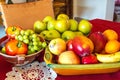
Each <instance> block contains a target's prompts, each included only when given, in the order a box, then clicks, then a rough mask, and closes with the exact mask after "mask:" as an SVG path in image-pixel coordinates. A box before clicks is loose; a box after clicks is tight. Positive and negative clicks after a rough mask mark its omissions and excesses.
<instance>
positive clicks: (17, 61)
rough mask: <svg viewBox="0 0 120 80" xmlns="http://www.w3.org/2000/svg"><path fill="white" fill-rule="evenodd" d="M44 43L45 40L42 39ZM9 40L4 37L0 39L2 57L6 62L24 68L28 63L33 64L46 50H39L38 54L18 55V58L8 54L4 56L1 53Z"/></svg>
mask: <svg viewBox="0 0 120 80" xmlns="http://www.w3.org/2000/svg"><path fill="white" fill-rule="evenodd" d="M40 39H41V40H42V41H44V39H43V38H41V37H40ZM8 40H9V38H8V37H7V36H4V37H2V38H1V39H0V56H2V57H3V58H4V59H5V60H6V61H8V62H10V63H12V64H14V65H15V66H22V65H25V64H27V63H30V62H32V61H33V60H35V59H36V58H37V57H38V56H40V54H41V53H42V52H43V50H44V49H41V50H39V51H38V52H36V53H32V54H29V55H16V56H10V55H7V54H4V53H2V52H1V49H2V47H3V46H4V45H5V43H6V42H7V41H8Z"/></svg>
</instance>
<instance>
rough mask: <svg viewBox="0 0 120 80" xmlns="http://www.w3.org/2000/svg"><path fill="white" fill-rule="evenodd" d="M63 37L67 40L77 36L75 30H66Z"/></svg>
mask: <svg viewBox="0 0 120 80" xmlns="http://www.w3.org/2000/svg"><path fill="white" fill-rule="evenodd" d="M61 37H62V39H64V40H65V41H67V40H69V39H73V38H74V37H75V33H74V32H73V31H65V32H63V33H62V36H61Z"/></svg>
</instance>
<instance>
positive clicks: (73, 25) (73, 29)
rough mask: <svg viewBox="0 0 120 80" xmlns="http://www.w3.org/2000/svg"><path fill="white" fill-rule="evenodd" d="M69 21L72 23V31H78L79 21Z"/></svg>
mask: <svg viewBox="0 0 120 80" xmlns="http://www.w3.org/2000/svg"><path fill="white" fill-rule="evenodd" d="M69 23H70V30H71V31H77V29H78V22H77V21H76V20H75V19H69Z"/></svg>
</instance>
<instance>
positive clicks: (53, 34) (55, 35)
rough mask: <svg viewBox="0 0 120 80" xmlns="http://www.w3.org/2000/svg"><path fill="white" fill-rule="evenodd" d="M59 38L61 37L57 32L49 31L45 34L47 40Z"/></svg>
mask: <svg viewBox="0 0 120 80" xmlns="http://www.w3.org/2000/svg"><path fill="white" fill-rule="evenodd" d="M60 37H61V35H60V33H59V32H58V31H57V30H50V31H48V33H47V34H46V38H47V40H52V39H55V38H60Z"/></svg>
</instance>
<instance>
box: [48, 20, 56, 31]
mask: <svg viewBox="0 0 120 80" xmlns="http://www.w3.org/2000/svg"><path fill="white" fill-rule="evenodd" d="M55 23H56V20H51V21H48V23H47V29H48V30H54V29H55Z"/></svg>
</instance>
